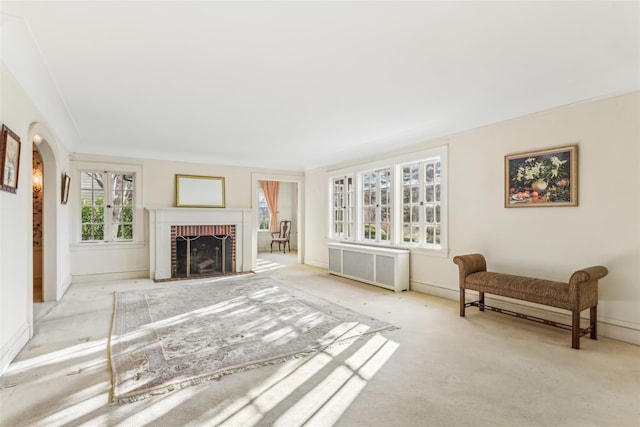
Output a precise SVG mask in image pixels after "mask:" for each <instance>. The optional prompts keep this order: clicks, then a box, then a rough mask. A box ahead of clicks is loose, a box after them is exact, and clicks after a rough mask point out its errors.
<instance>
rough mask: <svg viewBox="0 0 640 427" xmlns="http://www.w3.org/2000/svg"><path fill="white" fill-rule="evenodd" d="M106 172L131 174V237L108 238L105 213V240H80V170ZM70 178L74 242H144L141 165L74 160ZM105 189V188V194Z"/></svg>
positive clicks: (110, 243) (86, 243)
mask: <svg viewBox="0 0 640 427" xmlns="http://www.w3.org/2000/svg"><path fill="white" fill-rule="evenodd" d="M105 171H106V172H107V173H118V174H127V175H133V177H134V178H133V179H134V188H133V208H134V211H133V239H131V240H109V235H108V232H107V231H106V230H107V224H108V221H107V220H106V217H107V215H108V214H105V237H106V239H105V240H82V202H81V195H80V188H81V183H80V179H81V175H82V172H102V173H104V172H105ZM71 179H72V188H71V192H72V195H70V196H69V206H70V208H71V209H72V212H73V213H72V218H73V224H75V225H74V227H73V231H72V236H73V238H72V240H73V243H74V244H78V245H82V247H87V246H102V245H110V246H117V245H132V244H136V243H144V209H143V207H142V200H143V199H142V188H143V187H142V166H141V165H136V164H120V163H101V162H90V161H87V162H84V161H78V162H74V168H73V175H72V177H71ZM106 191H107V189H105V194H106ZM73 194H75V196H73Z"/></svg>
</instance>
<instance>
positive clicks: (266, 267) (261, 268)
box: [253, 258, 286, 274]
mask: <svg viewBox="0 0 640 427" xmlns="http://www.w3.org/2000/svg"><path fill="white" fill-rule="evenodd" d="M284 267H286V265H284V264H279V263H277V262H275V261H267V260H265V259H261V258H258V263H257V266H256V268H255V269H254V270H253V272H254V273H256V274H259V273H266V272H267V271H273V270H277V269H279V268H284Z"/></svg>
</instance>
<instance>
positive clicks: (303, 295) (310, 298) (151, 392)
mask: <svg viewBox="0 0 640 427" xmlns="http://www.w3.org/2000/svg"><path fill="white" fill-rule="evenodd" d="M226 278H227V279H232V278H233V279H239V280H242V282H243V283H246V284H248V283H250V282H253V281H256V282H258V281H260V280H261V279H262V280H263V279H268V280H271V281H273V282H274V283H275V284H277V286H278V287H279V288H280V289H281V290H282V291H283V292H285V293H287V294H289V295H290V296H292V297H294V298H295V299H298V300H300V299H302V301H303V303H305V304H307V305H313V306H316V305H317V304H318V303H320V304H322V305H323V306H324V307H323V308H326V307H329V308H336V307H337V308H340V309H341V310H346V311H347V312H351V313H353V314H355V315H358V316H362V317H363V318H368V319H370V320H372V321H373V322H374V323H381V325H380V326H378V327H372V328H370V329H368V330H366V331H365V332H362V333H359V334H358V335H356V336H347V337H346V338H340V339H337V340H335V341H334V342H331V343H328V344H326V345H318V346H317V347H315V348H312V349H303V350H295V351H292V352H289V353H285V354H277V355H274V356H271V357H268V358H263V359H258V360H251V361H249V362H246V363H241V364H238V365H235V366H228V367H225V368H223V369H219V370H216V371H213V372H207V373H203V374H202V375H198V376H194V377H191V378H187V379H184V380H179V381H176V382H171V383H168V384H166V385H163V386H160V387H152V388H148V389H142V390H136V391H134V392H130V393H122V394H117V383H116V379H117V370H116V366H115V363H114V357H115V356H114V354H113V353H112V349H113V346H114V345H113V334H114V330H115V329H116V322H117V312H116V308H117V307H118V303H119V300H118V294H123V295H124V294H129V295H130V294H143V295H146V294H148V293H156V292H165V291H166V290H167V289H168V288H167V287H163V288H159V289H153V288H152V289H141V290H130V291H125V292H117V291H116V292H114V295H113V314H112V319H111V330H110V332H109V340H108V346H107V352H108V362H109V365H110V369H111V376H112V381H111V383H112V387H111V391H110V397H111V399H110V400H111V402H112V403H132V402H136V401H140V400H143V399H147V398H150V397H153V396H158V395H162V394H165V393H169V392H173V391H177V390H180V389H183V388H185V387H189V386H193V385H197V384H201V383H203V382H208V381H217V380H220V379H221V378H222V377H224V376H227V375H230V374H234V373H239V372H244V371H247V370H251V369H256V368H259V367H263V366H269V365H275V364H281V363H284V362H287V361H290V360H294V359H299V358H303V357H308V356H310V355H313V354H316V353H319V352H322V351H325V350H328V349H330V348H332V347H334V346H339V345H344V344H348V343H353V342H354V341H357V340H360V339H362V338H364V337H368V336H370V335H372V334H375V333H379V332H382V331H391V330H395V329H398V328H397V327H396V326H394V325H392V324H389V323H387V322H384V321H381V320H378V319H375V318H373V317H371V316H368V315H365V314H362V313H359V312H357V311H355V310H352V309H350V308H347V307H344V306H342V305H340V304H337V303H334V302H331V301H328V300H326V299H324V298H322V297H318V296H315V295H313V294H309V293H308V292H305V291H303V290H301V289H298V288H294V287H292V286H289V285H287V284H285V283H283V282H281V281H279V280H276V279H272V278H268V277H259V278H258V277H256V276H254V275H243V276H241V277H238V276H232V277H228V276H227V277H226ZM199 279H201V280H200V281H198V282H195V283H187V284H184V285H182V284H181V285H178V286H180V287H183V289H184V288H186V287H197V286H210V285H214V284H213V283H212V282H211V281H207V280H206V279H205V278H199ZM221 282H225V283H227V280H223V281H221Z"/></svg>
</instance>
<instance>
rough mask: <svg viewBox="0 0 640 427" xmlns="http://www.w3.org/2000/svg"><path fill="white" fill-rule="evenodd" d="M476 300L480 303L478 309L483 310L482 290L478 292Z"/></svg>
mask: <svg viewBox="0 0 640 427" xmlns="http://www.w3.org/2000/svg"><path fill="white" fill-rule="evenodd" d="M478 302H479V303H480V306H479V307H478V309H480V311H484V292H478Z"/></svg>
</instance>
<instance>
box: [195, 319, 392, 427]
mask: <svg viewBox="0 0 640 427" xmlns="http://www.w3.org/2000/svg"><path fill="white" fill-rule="evenodd" d="M354 326H355V327H354ZM360 326H362V325H348V327H347V328H346V329H344V328H343V329H342V330H341V331H339V332H338V331H334V333H333V334H331V335H333V337H336V336H340V335H341V336H343V337H348V338H347V340H346V342H340V343H339V344H337V345H334V346H331V347H329V348H327V349H326V350H324V351H322V352H320V353H317V354H315V355H314V356H312V357H310V358H308V359H305V360H304V361H292V362H288V363H286V364H285V365H284V366H283V367H282V368H281V369H280V370H279V371H278V372H276V373H275V374H274V375H273V376H271V377H270V378H269V379H267V380H265V381H264V382H263V383H262V384H260V385H259V386H257V387H255V388H254V389H252V390H251V391H249V393H247V395H245V396H243V397H242V398H239V399H236V400H235V401H231V402H226V403H225V404H224V405H219V406H218V407H216V408H212V409H211V410H210V411H208V412H207V413H205V414H202V415H201V416H200V417H199V418H198V419H197V420H194V421H193V422H192V423H190V424H189V425H190V426H196V425H228V426H236V425H242V426H254V425H257V424H259V423H260V421H261V420H262V419H263V418H264V417H265V415H266V414H267V413H268V412H269V411H271V410H273V408H275V407H276V406H277V405H278V404H280V403H281V402H283V401H284V400H285V399H287V398H288V397H289V396H290V395H291V394H292V393H293V392H294V391H296V390H297V389H299V388H300V387H301V386H302V385H303V384H304V383H305V382H307V381H310V380H311V379H312V378H313V377H314V376H315V375H316V374H318V373H319V372H320V371H321V370H322V369H323V368H325V367H326V366H328V365H329V364H330V363H331V362H332V361H333V360H334V358H335V357H336V356H338V355H339V354H340V353H342V352H343V351H345V350H347V349H348V348H349V347H350V346H351V345H353V344H354V343H355V342H357V341H359V338H360V334H361V333H363V332H364V331H365V330H362V329H360ZM336 332H337V333H336ZM398 346H399V345H398V344H397V343H395V342H393V341H389V340H388V339H387V338H384V337H383V336H382V335H380V334H375V335H374V336H372V337H371V338H369V339H368V340H367V341H366V343H365V344H364V345H363V346H362V347H361V348H360V349H358V350H357V351H356V352H355V353H354V354H353V355H352V356H350V357H349V358H348V359H347V360H346V361H345V362H344V363H343V364H341V365H340V366H338V367H336V368H335V369H334V370H333V372H332V373H331V374H329V375H328V376H327V377H325V379H324V380H322V381H321V382H320V383H319V384H318V385H316V386H315V387H314V388H313V389H312V390H311V391H309V392H308V393H307V394H306V395H305V396H304V397H303V398H302V399H300V400H298V402H297V403H296V404H295V405H294V406H292V407H291V408H289V410H287V411H286V412H285V413H284V414H283V415H282V416H281V417H280V418H279V419H278V421H277V423H276V425H280V426H291V425H301V424H304V423H305V422H312V423H315V424H316V425H323V426H328V425H332V424H333V423H334V422H335V421H336V420H337V419H338V418H339V417H340V416H341V415H342V414H343V413H344V411H345V410H346V409H347V408H348V407H349V405H350V404H351V402H353V400H354V399H355V398H356V397H357V395H358V394H359V393H360V391H361V390H362V389H363V388H364V387H365V385H366V384H367V381H369V380H370V379H371V378H372V377H373V375H374V374H375V373H376V372H377V371H378V370H379V369H380V368H381V367H382V366H383V365H384V363H385V362H386V361H387V360H388V359H389V358H390V357H391V355H392V354H393V352H395V350H396V349H397V348H398Z"/></svg>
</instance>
